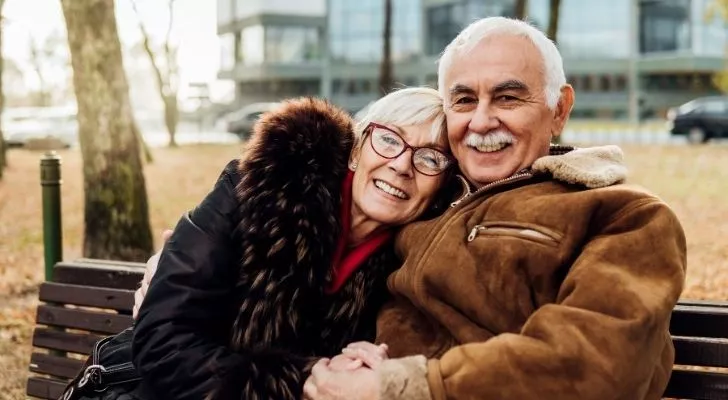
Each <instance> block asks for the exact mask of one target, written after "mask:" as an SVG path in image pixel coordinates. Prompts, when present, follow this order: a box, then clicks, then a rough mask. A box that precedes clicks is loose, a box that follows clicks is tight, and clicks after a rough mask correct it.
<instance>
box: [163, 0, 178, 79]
mask: <svg viewBox="0 0 728 400" xmlns="http://www.w3.org/2000/svg"><path fill="white" fill-rule="evenodd" d="M175 1H176V0H169V1H168V3H167V5H168V7H169V22H168V23H167V33H166V34H165V35H164V57H165V61H166V62H167V77H168V81H167V85H169V86H170V90H172V76H174V75H173V74H176V73H177V71H176V69H177V68H176V65H177V63H176V61H174V60H172V47H171V46H170V41H171V36H172V24H173V22H174V3H175Z"/></svg>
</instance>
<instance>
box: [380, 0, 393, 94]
mask: <svg viewBox="0 0 728 400" xmlns="http://www.w3.org/2000/svg"><path fill="white" fill-rule="evenodd" d="M392 86H394V77H393V73H392V0H384V35H383V37H382V64H381V65H380V69H379V89H380V90H381V91H382V94H387V93H389V91H390V90H392Z"/></svg>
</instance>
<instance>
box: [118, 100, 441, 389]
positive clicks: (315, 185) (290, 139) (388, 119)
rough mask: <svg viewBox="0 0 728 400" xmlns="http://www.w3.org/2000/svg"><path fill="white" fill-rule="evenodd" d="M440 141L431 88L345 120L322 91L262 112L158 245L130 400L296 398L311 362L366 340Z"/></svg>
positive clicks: (424, 194)
mask: <svg viewBox="0 0 728 400" xmlns="http://www.w3.org/2000/svg"><path fill="white" fill-rule="evenodd" d="M446 143H447V141H446V135H445V125H444V113H443V109H442V101H441V98H440V96H439V95H438V93H437V92H436V91H435V90H433V89H425V88H411V89H403V90H400V91H397V92H394V93H392V94H389V95H387V96H385V97H383V98H382V99H380V100H379V101H377V102H376V103H375V104H373V105H372V107H371V108H370V110H369V111H368V114H367V115H366V116H365V117H364V118H363V119H362V120H361V121H359V123H358V125H357V126H356V127H355V128H354V127H353V124H352V121H351V119H350V117H349V116H348V115H347V114H346V113H344V112H342V111H340V110H338V109H336V108H335V107H333V106H331V105H330V104H328V103H326V102H324V101H321V100H314V99H299V100H292V101H288V102H287V103H285V104H284V105H283V106H282V107H281V108H280V109H278V110H276V111H274V112H272V113H269V114H267V115H265V116H264V117H263V118H262V119H261V121H260V122H259V123H258V124H257V125H256V130H255V134H254V137H253V139H252V142H251V143H250V145H249V149H248V151H247V152H246V154H245V156H244V157H242V158H241V159H240V160H236V161H233V162H231V163H230V164H229V165H228V166H227V168H225V170H224V171H223V173H222V175H221V176H220V178H219V179H218V181H217V184H216V185H215V187H214V189H213V190H212V192H211V193H210V194H209V195H208V196H207V197H206V198H205V199H204V200H203V201H202V203H201V204H200V205H199V206H198V207H197V208H195V209H194V210H193V211H191V212H190V213H188V214H186V215H185V216H184V217H183V218H182V219H181V220H180V222H179V223H178V225H177V227H176V228H175V230H174V233H173V234H172V236H171V238H170V239H169V241H168V242H167V243H166V245H165V247H164V250H163V252H162V254H161V257H160V259H159V264H158V265H159V266H158V270H157V272H156V275H155V277H154V279H153V280H152V282H151V285H150V286H149V290H148V291H147V293H146V298H145V299H144V302H143V304H142V306H141V308H140V310H139V315H138V319H137V323H136V326H135V328H134V342H133V352H134V364H135V365H136V367H137V369H138V370H139V372H140V374H141V375H142V377H143V382H142V392H143V393H144V397H145V398H146V397H149V398H159V399H162V398H165V399H166V398H169V399H201V398H208V399H233V398H234V399H269V398H271V399H296V398H300V397H301V394H302V387H303V383H304V381H305V380H306V377H307V375H308V370H309V368H310V366H312V365H313V364H314V363H315V362H316V361H317V360H318V359H320V358H321V357H331V356H333V355H336V354H338V353H339V352H340V351H341V349H342V348H343V347H344V346H346V345H347V344H349V343H351V342H354V341H358V340H372V339H373V338H374V333H375V332H374V331H375V319H376V315H377V312H378V310H379V308H380V306H381V305H382V303H383V302H384V300H385V297H386V296H387V289H386V283H385V280H386V277H387V276H388V275H389V273H390V272H392V271H393V270H394V269H395V268H396V267H397V266H398V261H397V259H396V257H395V255H394V253H393V249H392V244H391V238H392V235H393V233H394V231H395V230H396V229H397V227H399V226H401V225H403V224H406V223H408V222H411V221H414V220H416V219H418V218H423V216H424V215H425V213H426V212H437V209H438V206H437V204H435V203H436V202H433V199H435V198H436V195H437V194H438V191H439V190H440V188H441V186H443V182H444V181H445V180H446V179H447V177H446V176H447V175H448V169H449V168H450V167H451V164H452V161H451V157H450V155H449V153H448V148H447V144H446ZM191 165H193V164H192V163H191Z"/></svg>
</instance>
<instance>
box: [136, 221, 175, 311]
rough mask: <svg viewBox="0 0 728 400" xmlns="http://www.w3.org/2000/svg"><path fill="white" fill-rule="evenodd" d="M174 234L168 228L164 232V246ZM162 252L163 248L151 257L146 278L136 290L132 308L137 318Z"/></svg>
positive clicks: (145, 270)
mask: <svg viewBox="0 0 728 400" xmlns="http://www.w3.org/2000/svg"><path fill="white" fill-rule="evenodd" d="M171 236H172V231H171V230H169V229H167V230H165V231H164V232H162V247H164V244H165V243H167V240H169V238H170V237H171ZM161 254H162V250H159V251H158V252H156V253H155V254H154V255H153V256H151V257H149V260H148V261H147V265H146V268H144V278H143V279H142V281H141V282H140V286H139V289H137V290H136V292H134V308H133V309H132V318H133V319H135V320H136V319H137V316H138V315H139V308H140V307H141V306H142V302H143V301H144V296H146V295H147V290H148V289H149V283H150V282H152V277H154V274H155V273H157V264H159V256H160V255H161Z"/></svg>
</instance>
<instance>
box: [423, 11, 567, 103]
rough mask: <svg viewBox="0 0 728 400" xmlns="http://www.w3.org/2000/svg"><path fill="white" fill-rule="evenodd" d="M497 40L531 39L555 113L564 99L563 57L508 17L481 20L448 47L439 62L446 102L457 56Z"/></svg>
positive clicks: (531, 29) (537, 34)
mask: <svg viewBox="0 0 728 400" xmlns="http://www.w3.org/2000/svg"><path fill="white" fill-rule="evenodd" d="M495 36H520V37H524V38H527V39H529V40H530V41H531V42H532V43H533V44H534V46H536V48H537V49H538V51H539V52H540V53H541V58H542V59H543V65H544V78H545V80H546V81H545V82H544V96H545V98H546V105H547V106H548V107H549V108H550V109H552V110H553V109H554V108H555V107H556V104H558V102H559V98H560V97H561V88H562V87H563V86H564V85H565V84H566V76H565V75H564V64H563V60H562V59H561V54H560V53H559V50H558V49H557V48H556V45H555V44H554V42H552V41H551V40H550V39H549V38H547V37H546V35H544V34H543V32H541V31H540V30H538V29H537V28H535V27H534V26H533V25H531V24H529V23H528V22H525V21H521V20H518V19H512V18H505V17H487V18H482V19H479V20H477V21H475V22H473V23H471V24H470V25H468V26H467V27H466V28H465V29H463V30H462V31H461V32H460V33H459V34H458V35H457V37H455V39H453V41H452V42H450V44H448V45H447V47H446V48H445V51H444V52H443V53H442V56H441V57H440V60H439V61H438V64H439V66H438V70H437V75H438V86H439V90H440V93H441V94H442V96H443V97H444V98H448V95H447V92H448V88H446V87H445V75H446V73H447V71H448V70H449V69H450V67H451V66H452V63H453V62H454V60H455V58H456V56H458V55H461V54H467V53H468V52H470V51H471V50H472V49H473V48H474V47H475V46H476V45H477V44H478V43H480V42H481V41H482V40H484V39H487V38H491V37H495Z"/></svg>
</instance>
